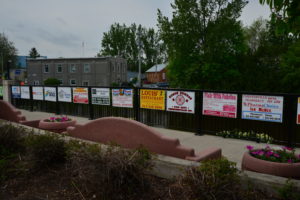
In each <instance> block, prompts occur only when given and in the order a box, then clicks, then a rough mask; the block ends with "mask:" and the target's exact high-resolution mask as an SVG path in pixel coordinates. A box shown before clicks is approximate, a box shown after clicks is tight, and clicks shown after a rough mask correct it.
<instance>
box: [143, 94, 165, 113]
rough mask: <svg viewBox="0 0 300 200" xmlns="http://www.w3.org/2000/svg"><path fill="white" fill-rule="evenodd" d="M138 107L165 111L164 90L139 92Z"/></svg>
mask: <svg viewBox="0 0 300 200" xmlns="http://www.w3.org/2000/svg"><path fill="white" fill-rule="evenodd" d="M140 107H141V108H148V109H155V110H165V91H164V90H140Z"/></svg>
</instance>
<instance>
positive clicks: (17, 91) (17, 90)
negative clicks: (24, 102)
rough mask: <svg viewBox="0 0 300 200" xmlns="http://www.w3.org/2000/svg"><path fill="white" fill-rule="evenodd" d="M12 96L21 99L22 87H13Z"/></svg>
mask: <svg viewBox="0 0 300 200" xmlns="http://www.w3.org/2000/svg"><path fill="white" fill-rule="evenodd" d="M11 94H12V97H13V98H16V99H19V98H21V88H20V86H12V87H11Z"/></svg>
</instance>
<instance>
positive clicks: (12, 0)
mask: <svg viewBox="0 0 300 200" xmlns="http://www.w3.org/2000/svg"><path fill="white" fill-rule="evenodd" d="M248 1H249V3H248V5H247V6H246V7H245V8H244V10H243V13H242V16H241V18H240V19H241V20H242V22H243V24H245V25H250V24H251V23H252V22H253V20H255V19H257V18H258V17H260V16H262V17H263V18H266V19H268V18H269V15H270V11H269V8H268V7H267V6H262V5H260V4H259V0H248ZM171 2H173V0H0V31H1V32H4V33H5V35H6V36H7V37H8V39H9V40H10V41H12V42H14V45H15V47H16V48H17V49H18V54H19V55H28V54H29V50H30V49H31V48H32V47H36V48H37V50H38V52H39V53H40V54H41V55H45V56H47V57H48V58H55V57H82V56H83V55H84V56H85V57H94V56H95V55H96V54H97V53H98V52H99V50H100V48H101V46H100V45H101V39H102V34H103V32H107V31H108V30H109V27H110V25H111V24H113V23H115V22H119V23H125V24H127V25H130V24H131V23H136V24H142V25H143V26H146V27H155V28H156V23H157V9H160V10H161V11H162V13H163V15H165V16H168V17H170V16H171V13H172V9H171V7H170V3H171ZM83 42H84V48H82V43H83ZM83 49H84V50H83Z"/></svg>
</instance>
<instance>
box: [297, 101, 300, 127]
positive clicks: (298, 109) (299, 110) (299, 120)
mask: <svg viewBox="0 0 300 200" xmlns="http://www.w3.org/2000/svg"><path fill="white" fill-rule="evenodd" d="M297 124H300V97H298V108H297Z"/></svg>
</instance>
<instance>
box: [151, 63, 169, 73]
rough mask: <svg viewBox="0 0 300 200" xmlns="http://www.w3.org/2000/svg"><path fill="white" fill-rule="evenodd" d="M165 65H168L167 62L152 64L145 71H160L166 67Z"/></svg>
mask: <svg viewBox="0 0 300 200" xmlns="http://www.w3.org/2000/svg"><path fill="white" fill-rule="evenodd" d="M167 65H168V63H163V64H158V65H154V66H153V67H151V68H150V69H148V70H147V71H146V72H160V71H161V70H163V69H164V68H166V66H167Z"/></svg>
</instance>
